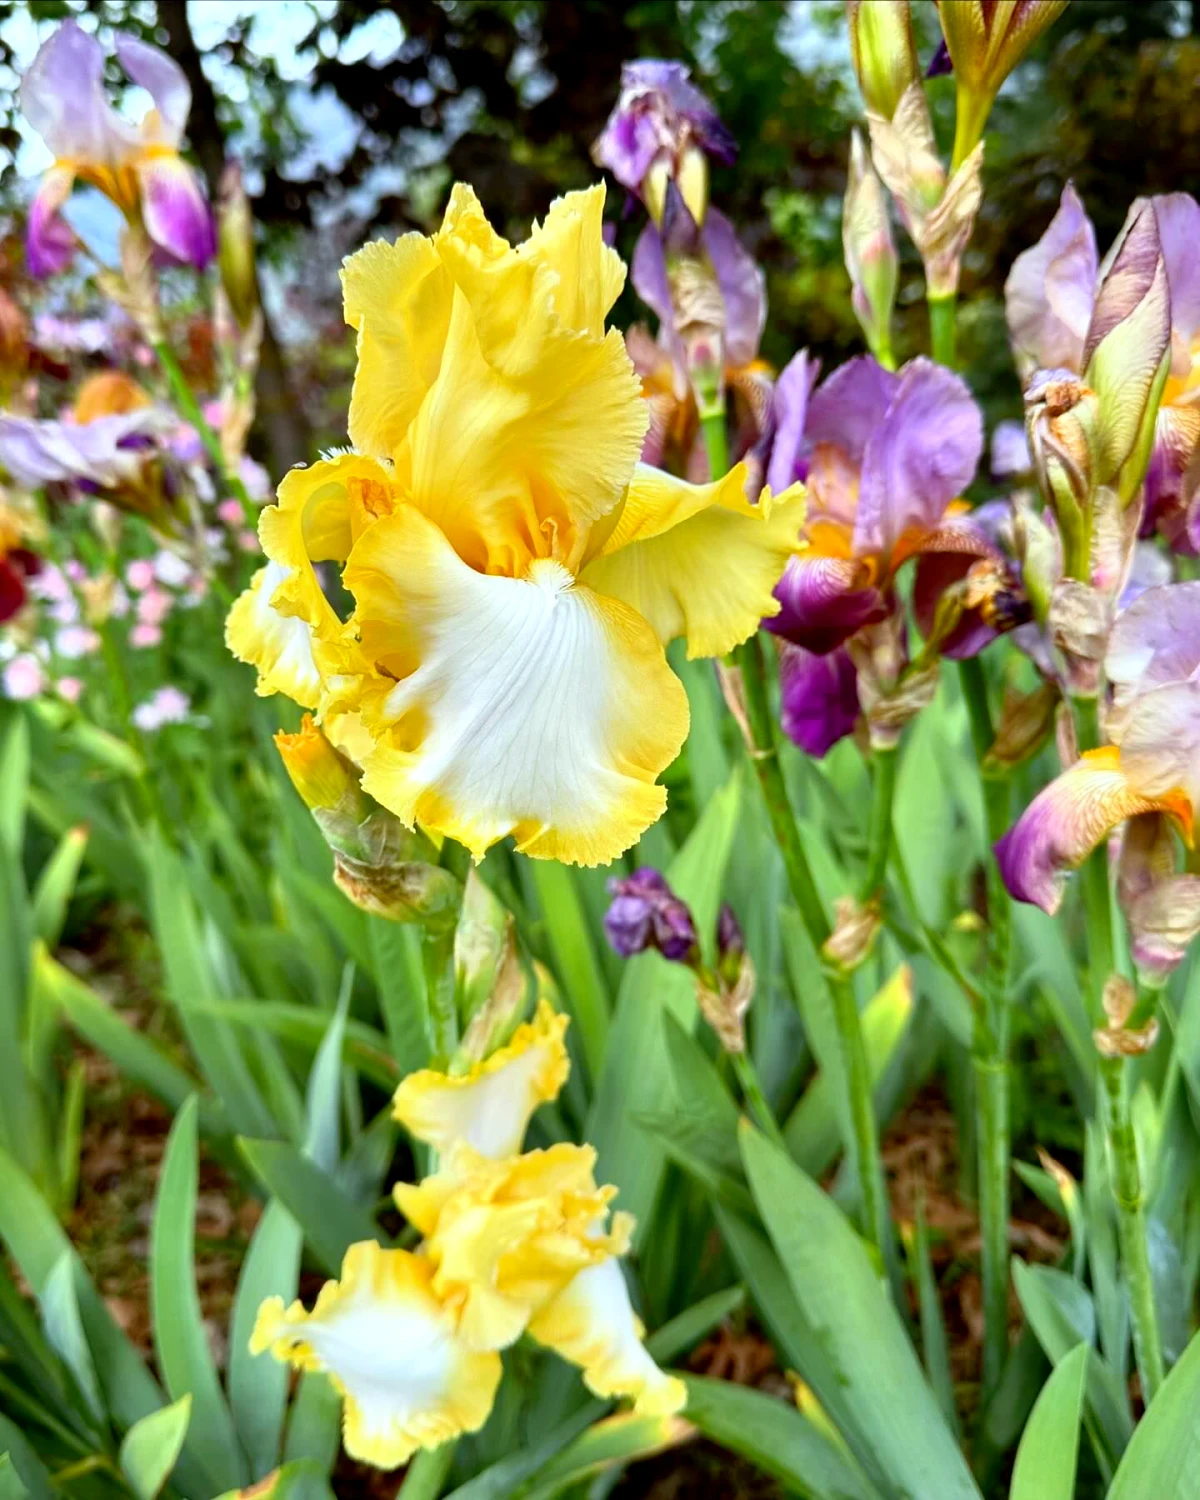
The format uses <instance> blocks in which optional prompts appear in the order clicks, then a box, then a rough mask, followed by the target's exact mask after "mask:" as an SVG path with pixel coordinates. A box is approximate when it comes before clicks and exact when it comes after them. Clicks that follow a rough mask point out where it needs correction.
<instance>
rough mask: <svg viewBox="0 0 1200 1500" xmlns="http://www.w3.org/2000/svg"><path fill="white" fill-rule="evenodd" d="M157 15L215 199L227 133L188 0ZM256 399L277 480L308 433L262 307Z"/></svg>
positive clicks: (305, 452) (163, 4)
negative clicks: (186, 88) (188, 94)
mask: <svg viewBox="0 0 1200 1500" xmlns="http://www.w3.org/2000/svg"><path fill="white" fill-rule="evenodd" d="M158 18H159V21H160V22H161V23H162V25H163V26H164V27H165V28H166V32H167V37H168V42H167V51H168V52H169V53H170V55H171V56H172V57H173V58H174V59H175V61H176V62H177V63H178V64H179V66H180V67H181V68H182V69H183V71H184V75H185V77H186V78H187V81H188V83H189V85H190V86H191V90H192V112H191V114H190V116H189V117H188V139H189V140H190V141H191V144H192V150H193V151H194V152H195V153H196V160H197V161H198V162H199V163H200V169H201V171H202V172H203V173H204V176H205V179H206V181H207V183H208V193H209V198H210V199H211V200H212V201H213V202H215V201H216V194H217V185H218V183H219V182H220V179H221V169H222V167H223V166H224V165H225V132H224V131H223V130H222V128H221V121H220V119H219V118H218V116H217V101H216V97H215V95H214V94H213V90H212V85H211V84H210V83H209V81H208V77H207V75H206V74H205V72H204V69H203V67H202V66H201V64H200V53H199V52H198V51H197V48H196V42H195V38H194V37H193V36H192V28H191V26H190V25H189V24H188V15H187V4H186V0H159V6H158ZM255 395H256V397H257V401H258V413H257V421H256V426H257V427H258V428H259V435H260V437H261V438H262V440H263V442H264V444H265V449H266V456H267V467H268V468H269V470H270V473H271V477H272V478H273V479H274V480H275V481H278V480H280V479H282V477H283V476H284V474H286V473H287V471H288V470H289V469H290V468H291V467H292V465H293V464H297V463H302V462H304V461H305V460H306V459H307V458H308V457H309V454H310V451H311V448H312V433H311V431H310V429H309V425H308V420H307V418H306V417H305V415H304V409H303V407H302V406H301V404H300V402H299V401H298V400H297V399H296V397H295V395H294V394H293V392H292V390H291V389H290V387H289V384H288V376H287V366H286V363H285V361H284V355H283V349H282V348H281V346H280V343H279V340H278V339H277V338H276V336H275V329H274V327H273V326H272V324H271V319H270V317H269V316H268V314H267V310H266V308H265V307H264V308H263V341H262V357H261V359H260V361H259V366H258V378H257V382H256V387H255Z"/></svg>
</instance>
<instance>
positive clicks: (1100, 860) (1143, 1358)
mask: <svg viewBox="0 0 1200 1500" xmlns="http://www.w3.org/2000/svg"><path fill="white" fill-rule="evenodd" d="M1073 706H1074V710H1075V732H1076V737H1077V739H1078V742H1079V749H1080V751H1081V752H1082V751H1084V750H1094V749H1095V748H1096V746H1097V745H1098V744H1099V743H1100V708H1099V701H1098V699H1096V698H1076V699H1075V701H1074V705H1073ZM1106 843H1107V841H1105V843H1102V844H1101V846H1100V847H1099V848H1098V849H1097V850H1096V851H1095V852H1094V853H1093V854H1090V855H1089V856H1088V858H1087V861H1086V863H1085V864H1084V866H1083V870H1082V872H1081V875H1080V879H1081V882H1082V887H1083V909H1084V915H1085V917H1086V919H1087V939H1088V969H1089V973H1090V976H1091V990H1092V998H1093V1011H1092V1015H1093V1019H1094V1020H1095V1021H1096V1023H1097V1024H1100V1023H1101V1022H1102V1020H1103V1009H1102V1006H1103V998H1104V986H1105V984H1106V982H1107V980H1108V978H1109V976H1110V974H1112V972H1113V969H1114V964H1115V959H1114V952H1115V949H1114V944H1113V913H1112V890H1111V887H1110V884H1109V877H1108V849H1107V847H1106ZM1128 1066H1129V1060H1128V1059H1127V1058H1124V1057H1103V1058H1101V1059H1100V1072H1101V1074H1102V1075H1103V1078H1104V1092H1105V1097H1106V1103H1107V1109H1106V1120H1105V1124H1106V1126H1107V1133H1108V1155H1109V1167H1108V1175H1109V1184H1110V1186H1111V1188H1112V1195H1113V1202H1114V1203H1115V1205H1116V1209H1117V1232H1118V1235H1119V1238H1120V1244H1121V1264H1122V1267H1123V1269H1124V1271H1125V1280H1126V1282H1127V1284H1128V1286H1129V1311H1130V1320H1131V1322H1132V1324H1133V1352H1134V1358H1135V1359H1136V1360H1137V1367H1138V1374H1139V1375H1140V1376H1141V1380H1142V1398H1143V1400H1144V1401H1145V1402H1146V1404H1147V1405H1149V1404H1150V1402H1151V1401H1152V1400H1153V1398H1154V1396H1155V1394H1156V1392H1157V1391H1158V1388H1159V1386H1160V1385H1162V1382H1163V1354H1162V1336H1161V1334H1160V1332H1159V1326H1158V1312H1157V1309H1156V1308H1155V1305H1154V1281H1153V1278H1152V1277H1151V1274H1150V1248H1149V1243H1148V1241H1147V1238H1146V1210H1145V1201H1144V1199H1143V1196H1142V1184H1141V1174H1140V1172H1139V1170H1138V1159H1137V1144H1136V1141H1135V1139H1134V1133H1133V1121H1132V1118H1131V1117H1130V1113H1129V1083H1128V1078H1127V1069H1128Z"/></svg>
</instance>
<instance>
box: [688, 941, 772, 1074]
mask: <svg viewBox="0 0 1200 1500" xmlns="http://www.w3.org/2000/svg"><path fill="white" fill-rule="evenodd" d="M708 977H709V976H707V975H697V978H696V1004H697V1006H698V1007H699V1010H700V1014H701V1015H702V1016H703V1017H704V1019H705V1020H706V1021H707V1022H708V1024H709V1025H710V1026H711V1027H712V1029H713V1031H714V1032H715V1033H716V1037H717V1040H718V1041H719V1042H720V1044H721V1046H722V1048H723V1049H724V1050H725V1051H726V1052H730V1053H736V1052H745V1050H746V1012H747V1011H748V1010H749V1009H750V1006H751V1005H752V1003H753V1001H754V992H755V988H756V985H757V977H756V975H755V971H754V964H753V962H752V961H751V958H750V955H749V954H748V953H746V952H744V951H743V952H741V953H739V954H737V955H736V956H735V955H731V956H730V973H729V976H728V977H726V975H725V974H723V973H722V974H720V975H717V976H716V979H717V983H716V986H715V988H714V987H713V986H712V985H711V984H709V983H707V979H708Z"/></svg>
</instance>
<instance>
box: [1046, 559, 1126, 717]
mask: <svg viewBox="0 0 1200 1500" xmlns="http://www.w3.org/2000/svg"><path fill="white" fill-rule="evenodd" d="M1047 623H1048V626H1049V629H1050V638H1051V640H1052V641H1053V642H1054V644H1055V645H1056V646H1057V647H1058V649H1059V650H1060V651H1061V652H1062V654H1063V656H1064V658H1065V660H1066V668H1067V673H1066V675H1067V689H1068V691H1069V692H1070V694H1071V696H1072V697H1074V698H1094V697H1096V695H1097V694H1098V692H1099V691H1100V663H1101V662H1102V661H1103V660H1104V652H1105V649H1106V648H1107V646H1108V634H1109V631H1110V630H1111V628H1112V604H1111V601H1110V600H1109V599H1107V598H1106V597H1105V595H1103V594H1102V593H1100V591H1099V590H1098V589H1094V588H1093V587H1092V586H1091V584H1090V583H1081V582H1080V581H1079V580H1078V579H1077V578H1062V579H1060V580H1059V581H1058V583H1056V584H1055V586H1054V591H1053V593H1052V594H1051V596H1050V613H1049V616H1048V619H1047Z"/></svg>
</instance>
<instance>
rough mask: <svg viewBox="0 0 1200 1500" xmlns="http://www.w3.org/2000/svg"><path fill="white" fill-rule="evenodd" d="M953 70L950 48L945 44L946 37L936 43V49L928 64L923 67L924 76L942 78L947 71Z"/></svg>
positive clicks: (951, 71)
mask: <svg viewBox="0 0 1200 1500" xmlns="http://www.w3.org/2000/svg"><path fill="white" fill-rule="evenodd" d="M953 72H954V62H953V60H952V58H951V56H950V48H949V47H947V45H946V38H945V37H943V38H942V40H941V41H940V42H939V43H938V45H937V51H936V52H935V53H934V54H933V56H932V57H931V58H930V59H929V66H928V67H927V68H926V69H925V77H926V78H942V77H944V76H945V75H946V74H947V73H953Z"/></svg>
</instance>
